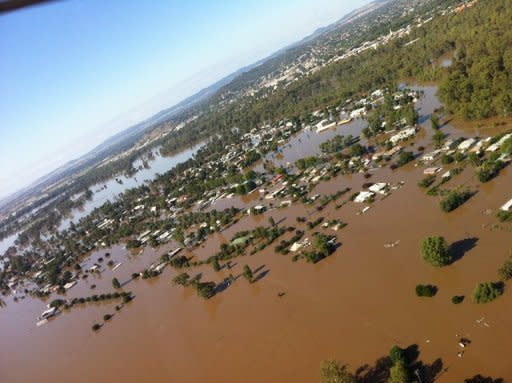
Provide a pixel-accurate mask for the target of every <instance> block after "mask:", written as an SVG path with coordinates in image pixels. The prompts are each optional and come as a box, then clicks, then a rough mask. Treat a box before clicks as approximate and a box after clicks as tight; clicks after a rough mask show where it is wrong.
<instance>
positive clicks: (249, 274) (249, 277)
mask: <svg viewBox="0 0 512 383" xmlns="http://www.w3.org/2000/svg"><path fill="white" fill-rule="evenodd" d="M242 274H243V276H244V278H245V279H247V280H248V281H249V282H250V283H252V282H253V278H254V275H253V273H252V270H251V268H250V267H249V266H248V265H244V268H243V272H242Z"/></svg>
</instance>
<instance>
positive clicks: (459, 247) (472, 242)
mask: <svg viewBox="0 0 512 383" xmlns="http://www.w3.org/2000/svg"><path fill="white" fill-rule="evenodd" d="M477 242H478V238H476V237H469V238H464V239H461V240H459V241H456V242H454V243H452V244H451V245H450V253H451V255H452V263H455V262H457V261H458V260H460V259H461V258H462V257H464V255H466V253H467V252H468V251H470V250H471V249H473V248H474V247H475V246H476V244H477Z"/></svg>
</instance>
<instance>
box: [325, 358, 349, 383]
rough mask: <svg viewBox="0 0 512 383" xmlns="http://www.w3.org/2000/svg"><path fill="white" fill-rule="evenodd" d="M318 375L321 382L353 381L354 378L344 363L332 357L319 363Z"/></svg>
mask: <svg viewBox="0 0 512 383" xmlns="http://www.w3.org/2000/svg"><path fill="white" fill-rule="evenodd" d="M320 376H321V378H322V382H323V383H355V382H356V379H355V377H354V375H353V374H351V373H350V372H349V371H348V367H347V366H346V365H342V364H340V363H338V362H337V361H336V360H334V359H329V360H324V361H322V363H321V364H320Z"/></svg>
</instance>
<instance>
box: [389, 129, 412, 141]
mask: <svg viewBox="0 0 512 383" xmlns="http://www.w3.org/2000/svg"><path fill="white" fill-rule="evenodd" d="M415 134H416V129H415V128H407V129H404V130H401V131H400V132H398V133H397V134H395V135H394V136H391V137H390V139H389V141H391V143H392V144H396V143H397V142H398V141H402V140H406V139H408V138H409V137H412V136H414V135H415Z"/></svg>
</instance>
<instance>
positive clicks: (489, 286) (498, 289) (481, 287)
mask: <svg viewBox="0 0 512 383" xmlns="http://www.w3.org/2000/svg"><path fill="white" fill-rule="evenodd" d="M502 294H503V284H502V283H494V282H483V283H479V284H477V285H476V286H475V288H474V290H473V294H472V295H471V297H472V298H473V302H475V303H488V302H491V301H493V300H495V299H496V298H498V297H499V296H500V295H502Z"/></svg>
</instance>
